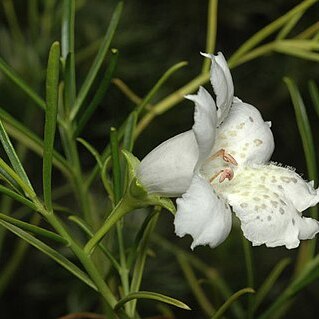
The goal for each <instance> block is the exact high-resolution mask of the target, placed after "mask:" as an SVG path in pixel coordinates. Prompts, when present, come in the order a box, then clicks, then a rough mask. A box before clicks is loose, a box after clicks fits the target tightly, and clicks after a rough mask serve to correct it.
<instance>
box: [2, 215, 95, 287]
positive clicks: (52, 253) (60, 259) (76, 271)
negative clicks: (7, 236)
mask: <svg viewBox="0 0 319 319" xmlns="http://www.w3.org/2000/svg"><path fill="white" fill-rule="evenodd" d="M0 225H2V226H3V227H5V228H7V229H8V230H10V231H11V232H12V233H14V234H16V235H17V236H18V237H20V238H22V239H23V240H25V241H26V242H28V243H29V244H30V245H32V246H34V247H35V248H37V249H38V250H40V251H41V252H43V253H44V254H46V255H47V256H49V257H50V258H52V259H53V260H54V261H56V262H57V263H58V264H60V265H61V266H62V267H64V268H65V269H66V270H68V271H69V272H70V273H71V274H73V275H74V276H75V277H77V278H79V279H80V280H81V281H83V282H84V283H85V284H87V285H88V286H89V287H91V288H93V289H94V290H97V288H96V286H95V284H94V283H93V282H92V280H91V279H90V278H89V277H88V276H87V275H86V274H85V273H84V272H83V271H82V270H81V269H80V268H78V267H77V266H76V265H74V264H73V263H72V262H70V261H69V260H68V259H66V258H65V257H64V256H63V255H61V254H60V253H58V252H57V251H56V250H54V249H52V248H51V247H49V246H48V245H46V244H45V243H43V242H42V241H40V240H39V239H37V238H35V237H33V236H32V235H30V234H29V233H27V232H25V231H24V230H22V229H20V228H18V227H16V226H14V225H11V224H10V223H7V222H5V221H3V220H1V219H0Z"/></svg>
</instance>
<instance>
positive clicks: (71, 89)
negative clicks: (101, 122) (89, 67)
mask: <svg viewBox="0 0 319 319" xmlns="http://www.w3.org/2000/svg"><path fill="white" fill-rule="evenodd" d="M75 97H76V80H75V66H74V53H73V52H70V53H69V54H68V55H67V57H66V61H65V66H64V90H63V98H64V99H63V107H64V109H63V111H64V115H66V114H69V113H70V109H71V107H72V106H73V105H74V102H75ZM60 117H61V114H60V113H59V117H58V120H59V118H60ZM59 123H60V122H59Z"/></svg>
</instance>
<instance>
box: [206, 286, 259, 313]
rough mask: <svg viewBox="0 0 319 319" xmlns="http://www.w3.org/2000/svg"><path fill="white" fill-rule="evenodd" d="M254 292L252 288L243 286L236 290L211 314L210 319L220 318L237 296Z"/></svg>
mask: <svg viewBox="0 0 319 319" xmlns="http://www.w3.org/2000/svg"><path fill="white" fill-rule="evenodd" d="M253 293H255V291H254V289H252V288H244V289H241V290H239V291H237V292H235V293H234V294H233V295H232V296H231V297H230V298H229V299H228V300H227V301H226V302H225V303H224V304H223V305H222V306H221V307H220V308H219V309H218V310H217V311H216V313H215V314H214V315H213V316H212V319H218V318H220V317H221V316H222V315H223V314H224V313H225V311H226V310H227V309H228V308H229V307H230V306H231V304H232V303H234V302H235V301H236V300H237V299H238V298H239V297H241V296H242V295H244V294H253Z"/></svg>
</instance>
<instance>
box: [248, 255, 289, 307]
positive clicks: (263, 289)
mask: <svg viewBox="0 0 319 319" xmlns="http://www.w3.org/2000/svg"><path fill="white" fill-rule="evenodd" d="M290 263H291V260H290V259H289V258H285V259H283V260H281V261H280V262H279V263H278V264H277V265H276V266H275V267H274V269H273V270H272V271H271V273H270V274H269V275H268V277H267V278H266V279H265V281H264V282H263V284H262V285H261V286H260V288H259V289H258V291H257V293H256V296H255V303H254V310H256V309H257V308H258V307H259V305H260V304H261V303H262V301H263V300H264V298H265V297H266V296H267V294H268V293H269V291H270V290H271V288H272V287H273V285H274V284H275V283H276V281H277V279H278V278H279V276H280V275H281V274H282V272H283V271H284V270H285V269H286V267H287V266H288V265H289V264H290Z"/></svg>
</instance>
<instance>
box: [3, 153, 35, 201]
mask: <svg viewBox="0 0 319 319" xmlns="http://www.w3.org/2000/svg"><path fill="white" fill-rule="evenodd" d="M0 172H1V173H2V175H4V177H5V178H7V179H8V181H9V182H10V184H11V185H16V184H17V185H18V186H19V187H21V189H22V190H23V192H24V193H25V195H26V196H28V197H29V198H31V199H32V198H34V197H35V193H34V190H33V189H32V188H30V187H29V185H28V184H26V183H25V182H24V181H23V180H22V179H21V178H20V176H19V175H18V174H17V173H16V172H15V171H14V170H13V169H12V168H11V167H10V166H9V165H8V164H7V163H6V162H5V161H4V160H3V159H2V158H1V157H0ZM15 189H16V190H18V189H19V188H16V187H15Z"/></svg>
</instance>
